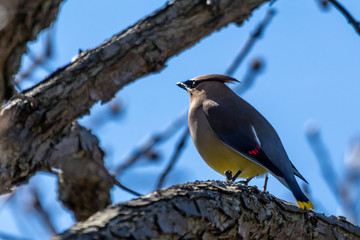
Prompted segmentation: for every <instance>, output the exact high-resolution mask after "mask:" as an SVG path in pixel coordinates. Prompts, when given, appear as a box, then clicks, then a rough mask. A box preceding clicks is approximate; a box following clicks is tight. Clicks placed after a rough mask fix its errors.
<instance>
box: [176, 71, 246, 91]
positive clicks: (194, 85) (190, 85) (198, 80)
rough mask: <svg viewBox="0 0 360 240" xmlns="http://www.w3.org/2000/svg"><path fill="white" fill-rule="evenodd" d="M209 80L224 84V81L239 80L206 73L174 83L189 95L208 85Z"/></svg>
mask: <svg viewBox="0 0 360 240" xmlns="http://www.w3.org/2000/svg"><path fill="white" fill-rule="evenodd" d="M211 82H218V83H222V84H224V83H232V82H239V81H238V80H236V79H235V78H232V77H229V76H226V75H221V74H208V75H203V76H199V77H195V78H192V79H189V80H187V81H185V82H178V83H177V84H176V85H178V86H179V87H181V88H183V89H185V90H186V91H187V92H188V93H189V95H190V97H191V96H192V95H193V93H194V92H195V91H200V90H202V89H203V88H204V87H205V85H208V84H209V83H211Z"/></svg>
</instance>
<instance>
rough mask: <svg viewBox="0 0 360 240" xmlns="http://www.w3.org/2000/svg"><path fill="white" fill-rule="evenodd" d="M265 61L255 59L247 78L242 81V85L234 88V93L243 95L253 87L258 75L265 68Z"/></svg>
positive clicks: (246, 75)
mask: <svg viewBox="0 0 360 240" xmlns="http://www.w3.org/2000/svg"><path fill="white" fill-rule="evenodd" d="M263 65H264V63H263V61H262V60H261V59H255V60H254V61H253V62H252V63H251V66H250V68H249V69H248V71H247V73H246V74H245V77H244V78H243V79H242V80H241V84H240V85H237V86H236V87H234V91H235V92H236V93H237V94H239V95H240V94H242V93H244V92H245V91H246V90H248V89H249V88H250V87H252V85H253V83H254V81H255V78H256V77H257V75H258V73H260V71H261V70H262V68H263Z"/></svg>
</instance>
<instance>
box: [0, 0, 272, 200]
mask: <svg viewBox="0 0 360 240" xmlns="http://www.w3.org/2000/svg"><path fill="white" fill-rule="evenodd" d="M265 1H266V0H246V1H244V0H236V1H234V0H222V1H204V0H195V1H194V0H176V1H172V2H170V3H167V4H166V5H165V7H163V8H162V9H160V10H158V11H157V12H155V13H154V14H152V15H150V16H149V17H147V18H145V19H143V20H141V21H139V22H138V23H137V24H135V25H134V26H132V27H130V28H128V29H127V30H125V31H123V32H121V33H119V34H117V35H115V36H114V37H112V38H111V39H110V40H108V41H106V42H105V43H103V44H102V45H101V46H99V47H97V48H95V49H92V50H89V51H86V52H83V53H82V54H80V55H79V56H78V58H77V59H76V60H74V61H73V62H72V63H70V64H69V65H67V66H65V67H63V68H61V69H59V70H57V71H56V72H54V73H53V74H51V75H50V76H49V77H47V78H46V79H45V80H44V81H42V82H41V83H39V84H37V85H36V86H34V87H33V88H31V89H29V90H27V91H25V92H24V94H25V95H26V96H27V97H31V98H32V99H33V100H34V102H35V104H34V102H32V103H30V102H28V101H26V100H22V99H15V100H13V101H11V102H10V103H9V104H8V105H6V106H5V107H3V108H2V109H1V112H0V135H1V138H0V139H1V140H0V194H1V193H5V192H7V191H9V190H10V189H11V187H13V186H14V185H17V184H22V183H25V182H27V181H28V179H29V178H30V177H31V176H32V175H33V174H35V172H36V171H38V170H44V169H45V170H46V169H48V168H49V167H52V166H51V163H52V162H53V160H52V159H51V157H52V156H53V155H54V154H53V152H54V151H57V149H55V148H54V145H55V144H57V143H58V142H61V139H62V138H63V137H64V135H63V134H62V132H63V131H64V129H66V128H68V127H69V124H71V123H72V122H73V121H74V120H76V119H77V118H78V117H80V116H82V115H84V114H86V113H88V112H89V108H90V107H91V106H92V105H93V104H94V103H95V102H97V101H99V100H101V101H102V102H106V101H108V100H110V99H111V98H112V97H113V96H114V94H115V93H116V92H117V91H118V90H120V89H121V88H122V87H123V86H124V85H126V84H128V83H130V82H132V81H134V80H135V79H137V78H139V77H142V76H145V75H147V74H149V73H152V72H157V71H160V70H161V69H162V68H163V67H164V64H165V62H166V61H167V60H168V59H169V58H170V57H172V56H174V55H176V54H178V53H179V52H181V51H182V50H184V49H186V48H188V47H191V46H192V45H194V44H195V43H196V42H198V41H199V40H200V39H201V38H203V37H205V36H207V35H209V34H210V33H211V32H213V31H215V30H218V29H220V28H222V27H224V26H226V25H228V24H229V23H232V22H234V23H237V24H241V23H242V22H243V21H244V20H245V19H247V18H248V17H249V16H250V14H251V12H252V11H253V9H255V8H256V7H258V6H259V5H261V4H262V3H264V2H265ZM190 32H191V33H192V34H189V33H190ZM54 142H55V144H54Z"/></svg>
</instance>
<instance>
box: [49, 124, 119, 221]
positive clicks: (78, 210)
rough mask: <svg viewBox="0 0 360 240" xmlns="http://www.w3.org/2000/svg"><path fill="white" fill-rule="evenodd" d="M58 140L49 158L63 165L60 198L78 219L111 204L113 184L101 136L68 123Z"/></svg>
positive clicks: (61, 168) (60, 178)
mask: <svg viewBox="0 0 360 240" xmlns="http://www.w3.org/2000/svg"><path fill="white" fill-rule="evenodd" d="M62 136H65V137H62ZM54 140H55V141H54V142H53V144H54V145H53V149H52V150H50V151H49V156H48V159H49V161H50V162H49V165H50V166H51V167H52V168H57V169H60V171H59V173H58V198H59V200H61V201H62V203H63V204H64V205H65V207H67V208H68V209H69V210H71V211H72V212H73V213H74V216H75V218H76V220H79V221H80V220H85V219H87V218H88V217H89V216H91V215H92V214H94V213H95V212H96V211H98V210H101V209H104V208H105V207H107V206H108V205H110V204H111V199H110V189H111V188H112V187H113V184H112V179H109V176H110V175H109V173H108V171H107V169H106V168H105V166H104V152H103V151H102V149H101V148H100V147H99V141H98V139H97V137H95V136H94V135H92V134H91V132H90V131H89V130H87V129H85V128H84V127H81V126H79V125H78V124H77V123H74V124H71V125H68V126H67V127H65V128H64V130H63V131H62V134H61V135H60V138H59V139H58V141H56V140H57V139H54ZM54 149H55V151H54Z"/></svg>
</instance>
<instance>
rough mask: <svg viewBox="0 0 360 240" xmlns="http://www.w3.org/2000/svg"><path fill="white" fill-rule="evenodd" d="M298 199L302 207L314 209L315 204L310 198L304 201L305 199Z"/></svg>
mask: <svg viewBox="0 0 360 240" xmlns="http://www.w3.org/2000/svg"><path fill="white" fill-rule="evenodd" d="M296 201H297V203H298V204H299V206H300V207H301V208H302V209H305V208H306V209H307V210H310V209H314V205H313V204H312V202H311V201H310V200H308V201H307V202H303V201H300V200H297V199H296Z"/></svg>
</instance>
